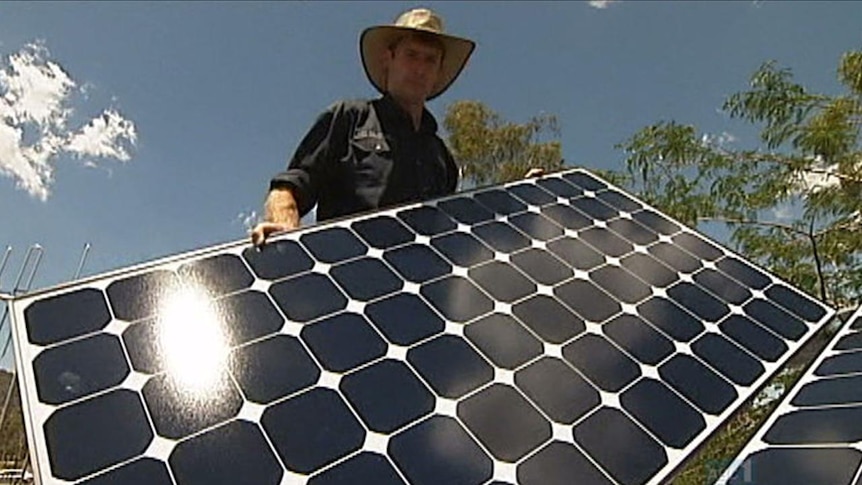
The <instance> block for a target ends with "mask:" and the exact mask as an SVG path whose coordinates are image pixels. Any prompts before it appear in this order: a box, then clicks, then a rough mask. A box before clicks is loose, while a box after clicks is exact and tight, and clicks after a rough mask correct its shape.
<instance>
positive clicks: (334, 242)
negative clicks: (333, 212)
mask: <svg viewBox="0 0 862 485" xmlns="http://www.w3.org/2000/svg"><path fill="white" fill-rule="evenodd" d="M299 242H301V243H302V244H303V245H304V246H305V248H306V249H307V250H308V252H309V253H311V255H312V256H313V257H314V259H316V260H317V261H322V262H324V263H328V264H333V263H337V262H339V261H344V260H347V259H353V258H355V257H357V256H362V255H363V254H365V253H366V252H367V251H368V248H367V247H366V246H365V244H363V243H362V241H361V240H359V238H358V237H356V236H355V235H353V233H352V232H350V230H348V229H345V228H343V227H330V228H327V229H321V230H319V231H314V232H308V233H305V234H303V235H302V236H300V237H299Z"/></svg>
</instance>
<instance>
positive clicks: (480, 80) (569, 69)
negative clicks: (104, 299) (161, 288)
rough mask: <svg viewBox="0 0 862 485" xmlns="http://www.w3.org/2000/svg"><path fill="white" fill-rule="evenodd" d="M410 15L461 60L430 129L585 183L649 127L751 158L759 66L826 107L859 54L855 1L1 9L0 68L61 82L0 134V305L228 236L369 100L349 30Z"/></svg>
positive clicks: (22, 5) (241, 231)
mask: <svg viewBox="0 0 862 485" xmlns="http://www.w3.org/2000/svg"><path fill="white" fill-rule="evenodd" d="M415 6H429V7H431V8H433V9H435V10H436V11H438V12H439V13H440V14H441V15H442V16H443V17H444V19H445V20H446V28H447V30H448V31H450V32H452V33H455V34H461V35H465V36H468V37H471V38H473V39H475V40H476V41H477V44H478V47H477V49H476V51H475V53H474V56H473V59H472V60H471V62H470V64H469V65H468V67H467V69H466V70H465V71H464V73H463V74H462V76H461V78H460V79H459V80H458V81H457V82H456V83H455V84H454V85H453V86H452V88H450V89H449V91H447V92H446V93H445V94H444V95H443V96H441V97H440V98H438V99H437V100H435V101H433V102H432V103H431V105H430V109H431V110H432V112H434V113H435V114H437V115H438V118H442V115H443V113H444V111H445V108H446V106H447V105H448V104H449V103H451V102H453V101H456V100H461V99H474V100H479V101H481V102H483V103H485V104H487V105H488V106H490V107H491V108H492V109H494V110H496V111H498V112H499V113H500V114H501V115H502V116H503V117H504V118H507V119H510V120H512V121H526V120H527V119H528V118H529V117H530V116H532V115H535V114H538V113H540V112H546V113H551V114H554V115H556V116H557V117H558V118H559V121H560V125H561V129H562V144H563V153H564V156H565V159H566V161H567V162H568V163H569V164H572V165H578V166H584V167H587V168H621V166H622V161H623V159H624V155H623V153H622V152H621V151H619V150H618V149H615V148H614V145H615V144H617V143H619V142H622V141H623V140H625V139H626V138H627V137H629V136H631V135H632V134H633V133H634V132H635V131H637V130H638V129H639V128H641V127H643V126H645V125H647V124H651V123H654V122H656V121H659V120H671V119H673V120H676V121H679V122H683V123H692V124H695V125H697V126H698V127H699V128H700V129H701V130H703V131H705V132H708V133H711V134H714V135H716V136H717V135H720V134H722V133H728V134H730V135H731V136H732V137H733V139H735V141H734V143H735V144H736V145H737V146H747V147H751V146H754V144H755V143H756V138H755V136H754V132H753V131H752V130H751V129H750V128H749V127H747V126H745V125H742V124H740V123H735V122H731V121H729V120H728V119H727V116H726V115H725V114H723V113H721V112H720V111H719V108H720V106H721V104H722V101H723V100H724V98H725V97H726V96H727V95H728V94H731V93H733V92H735V91H738V90H741V89H744V88H745V87H746V85H747V82H748V78H749V76H750V74H751V73H752V72H753V71H754V70H755V69H756V68H757V67H758V66H759V65H760V64H761V63H762V62H764V61H766V60H769V59H775V60H777V61H778V62H779V64H781V65H783V66H788V67H792V68H793V70H794V72H795V74H796V77H797V79H798V80H799V81H801V82H802V83H804V84H806V85H807V86H809V87H810V88H811V89H813V90H816V91H822V92H827V93H835V92H838V91H839V90H840V87H839V85H838V83H837V81H836V80H835V75H834V73H835V67H836V65H837V62H838V60H839V59H840V56H841V54H842V53H843V52H845V51H848V50H851V49H859V48H860V47H862V27H860V22H859V20H860V19H862V3H860V2H778V1H755V2H751V1H734V2H718V1H715V2H645V1H616V2H529V3H526V2H525V3H521V2H486V1H482V2H425V3H416V2H344V3H339V2H305V1H303V2H236V3H232V2H218V3H216V2H188V3H175V2H91V3H85V2H57V3H50V2H4V3H2V4H0V70H2V71H0V72H2V73H4V74H5V76H6V79H11V78H10V77H9V76H11V75H13V74H14V72H13V69H12V67H11V66H12V64H13V58H16V59H18V60H19V61H20V60H21V59H22V57H21V56H22V55H23V54H22V53H26V52H34V49H35V51H38V53H39V55H40V56H41V58H40V59H41V60H39V59H37V61H35V62H36V63H37V64H39V62H41V65H42V66H43V67H44V66H49V65H53V66H56V67H57V68H59V69H61V71H62V72H63V73H65V75H66V76H68V80H69V83H70V84H67V88H66V90H65V91H64V94H63V95H62V96H60V97H59V98H57V97H54V98H51V97H50V96H47V97H45V96H42V97H40V96H34V97H33V98H32V99H31V101H32V102H33V103H38V102H40V101H44V102H46V103H50V102H51V101H52V99H53V102H54V103H55V106H54V108H56V109H55V111H54V113H55V114H57V116H60V117H61V118H62V120H63V123H62V126H59V127H58V126H56V125H50V123H48V124H46V123H47V122H45V123H42V124H38V123H35V122H34V121H33V119H32V118H31V119H30V121H29V122H28V121H27V120H24V121H21V120H20V119H18V120H11V121H10V118H9V117H8V116H7V117H6V118H5V119H4V123H5V126H6V127H7V128H10V127H12V128H20V131H21V132H22V133H23V134H22V138H21V139H20V143H19V145H18V146H17V147H16V146H8V144H7V146H6V147H5V149H4V145H3V142H2V133H0V167H2V168H0V251H2V249H3V248H5V247H6V246H11V247H12V248H13V252H12V254H11V257H10V259H9V263H8V265H7V267H6V270H5V271H4V272H3V273H2V274H0V290H3V291H9V290H10V289H11V286H12V284H13V280H14V277H15V276H16V275H17V272H18V268H19V267H20V265H21V264H22V262H23V258H24V254H25V253H26V251H27V248H28V247H29V246H30V245H32V244H34V243H38V244H40V245H41V246H42V247H43V248H44V256H43V259H42V265H41V267H40V269H39V271H38V273H37V275H36V278H35V280H34V282H33V286H34V287H46V286H51V285H54V284H57V283H60V282H63V281H66V280H68V279H69V278H71V277H72V275H73V274H74V273H75V270H76V268H77V266H78V261H79V258H80V255H81V251H82V248H83V247H84V245H85V244H87V243H89V244H90V245H91V249H90V252H89V256H88V258H87V262H86V264H85V266H84V275H92V274H97V273H100V272H103V271H106V270H109V269H115V268H119V267H123V266H127V265H130V264H134V263H139V262H144V261H148V260H152V259H156V258H159V257H163V256H168V255H173V254H177V253H180V252H184V251H187V250H192V249H198V248H201V247H206V246H210V245H213V244H216V243H222V242H228V241H234V240H237V239H240V238H244V237H245V231H246V227H245V225H244V224H243V219H244V218H246V217H248V216H249V215H250V214H253V213H259V212H260V208H261V204H262V201H263V198H264V195H265V190H266V187H267V183H268V180H269V178H270V177H271V175H272V174H274V173H275V172H276V171H278V170H280V169H281V168H282V167H283V166H284V164H285V162H286V160H287V158H288V157H289V156H290V155H291V153H292V152H293V150H294V148H295V146H296V144H297V142H298V141H299V139H300V138H301V137H302V136H303V135H304V134H305V132H306V130H307V129H308V127H309V126H310V124H311V122H312V121H313V119H314V118H315V117H316V115H317V114H318V113H319V112H320V111H321V110H322V109H323V108H324V107H326V106H327V105H328V104H330V103H331V102H333V101H335V100H337V99H339V98H358V97H369V96H374V95H375V92H374V91H373V88H372V87H371V86H370V84H369V83H368V82H367V81H366V79H365V76H364V73H363V70H362V67H361V65H360V62H359V57H358V47H357V41H358V37H359V33H360V31H361V30H362V29H363V28H365V27H367V26H370V25H373V24H381V23H389V22H390V21H392V19H394V17H395V16H397V14H398V13H399V12H400V11H402V10H405V9H407V8H411V7H415ZM33 45H38V46H39V47H35V48H34V47H33ZM15 56H17V57H15ZM49 63H50V64H49ZM2 79H4V77H3V76H0V80H2ZM56 79H57V78H56V77H55V78H54V80H55V81H56ZM20 80H21V79H19V81H20ZM31 88H32V86H31ZM9 89H10V86H9V85H8V82H7V84H6V85H4V84H3V83H2V82H0V97H3V96H4V95H5V96H6V98H5V99H7V101H8V100H9V99H11V98H10V97H9ZM37 94H38V93H37ZM42 94H44V92H42ZM7 107H8V106H7ZM34 109H35V108H34ZM0 111H2V110H0ZM31 111H32V110H31ZM7 114H8V113H7ZM103 115H104V116H103ZM109 118H110V119H109ZM105 120H107V122H105ZM16 123H18V124H17V125H16ZM46 126H48V127H49V128H50V129H49V130H48V132H50V133H52V134H53V135H51V136H53V138H51V137H50V136H48V135H44V133H45V131H44V128H45V127H46ZM52 126H53V127H52ZM87 127H89V128H87ZM0 128H2V126H0ZM40 130H41V131H40ZM7 131H8V130H7ZM50 133H49V134H50ZM45 136H48V138H49V139H47V141H51V140H55V141H56V140H60V142H57V143H60V145H56V146H55V148H56V149H55V151H54V152H50V153H53V155H51V156H44V153H45V152H42V153H43V157H42V158H41V159H40V160H41V162H40V163H41V165H39V166H40V167H43V168H50V169H51V170H52V180H51V181H50V183H49V184H48V183H43V184H42V185H41V186H40V188H39V190H35V189H32V187H31V190H29V191H28V190H27V189H26V188H22V186H21V182H22V177H21V176H20V174H19V175H16V172H15V171H14V170H12V169H10V167H11V163H12V161H10V160H12V159H11V158H10V157H13V156H14V152H15V150H16V149H18V150H19V152H20V151H21V150H25V149H27V148H28V147H29V148H32V147H33V146H34V145H37V144H39V143H43V144H44V143H46V139H45V138H44V137H45ZM75 140H77V141H75ZM63 143H65V144H63ZM13 145H14V144H13ZM57 147H59V148H57ZM10 153H11V154H10ZM19 155H20V153H19ZM99 155H103V156H99ZM104 155H107V156H104ZM123 158H128V159H127V160H125V161H123V160H121V159H123ZM43 182H44V181H43ZM40 191H41V192H40ZM253 211H254V212H253ZM0 258H2V254H0ZM0 343H2V342H0Z"/></svg>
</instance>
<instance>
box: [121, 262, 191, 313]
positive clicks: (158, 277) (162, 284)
mask: <svg viewBox="0 0 862 485" xmlns="http://www.w3.org/2000/svg"><path fill="white" fill-rule="evenodd" d="M178 283H179V281H178V279H177V274H176V273H174V272H173V271H167V270H161V269H159V270H155V271H150V272H149V273H142V274H138V275H135V276H129V277H128V278H123V279H121V280H115V281H113V282H112V283H111V284H109V285H108V288H107V289H105V292H106V293H107V294H108V301H109V302H110V304H111V309H113V310H114V317H115V318H119V319H121V320H126V321H128V322H133V321H135V320H140V319H142V318H146V317H149V316H152V315H154V314H155V313H156V312H157V311H158V309H159V305H160V304H161V303H162V301H163V299H164V298H165V297H166V296H167V295H169V294H171V293H172V292H173V291H175V290H176V289H177V287H178Z"/></svg>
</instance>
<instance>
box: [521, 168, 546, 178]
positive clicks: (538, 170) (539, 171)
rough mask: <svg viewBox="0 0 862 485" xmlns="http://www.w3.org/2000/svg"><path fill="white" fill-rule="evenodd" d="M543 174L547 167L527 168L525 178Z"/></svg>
mask: <svg viewBox="0 0 862 485" xmlns="http://www.w3.org/2000/svg"><path fill="white" fill-rule="evenodd" d="M542 175H545V169H544V168H538V167H537V168H531V169H530V170H527V173H525V174H524V178H525V179H530V178H533V177H541V176H542Z"/></svg>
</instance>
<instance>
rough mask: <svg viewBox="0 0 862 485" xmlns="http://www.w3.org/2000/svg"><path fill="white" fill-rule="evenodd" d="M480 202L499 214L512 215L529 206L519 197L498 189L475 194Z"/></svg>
mask: <svg viewBox="0 0 862 485" xmlns="http://www.w3.org/2000/svg"><path fill="white" fill-rule="evenodd" d="M473 198H475V199H476V200H477V201H479V203H480V204H482V205H484V206H485V207H487V208H489V209H491V210H492V211H494V212H496V213H497V214H501V215H511V214H516V213H518V212H523V211H525V210H527V206H526V205H524V203H523V202H521V201H519V200H518V199H516V198H514V197H512V196H511V195H509V194H507V193H506V192H504V191H502V190H498V189H491V190H484V191H482V192H477V193H476V194H475V195H473Z"/></svg>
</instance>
